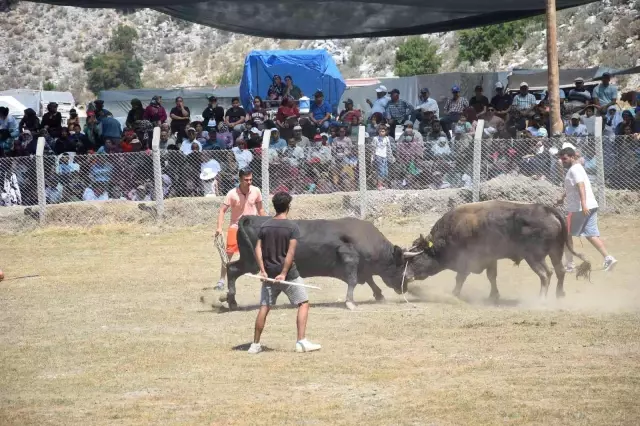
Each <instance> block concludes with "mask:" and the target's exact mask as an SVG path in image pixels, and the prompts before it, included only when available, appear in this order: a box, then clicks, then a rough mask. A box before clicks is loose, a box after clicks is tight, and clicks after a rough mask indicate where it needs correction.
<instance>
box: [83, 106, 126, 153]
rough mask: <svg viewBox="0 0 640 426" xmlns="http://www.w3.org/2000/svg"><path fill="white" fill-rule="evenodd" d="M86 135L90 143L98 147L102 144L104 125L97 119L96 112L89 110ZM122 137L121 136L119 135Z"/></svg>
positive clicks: (85, 128) (85, 126)
mask: <svg viewBox="0 0 640 426" xmlns="http://www.w3.org/2000/svg"><path fill="white" fill-rule="evenodd" d="M84 135H85V136H86V137H87V140H88V141H89V145H91V146H93V147H94V148H98V147H100V146H101V145H102V143H101V140H102V126H101V125H100V123H98V120H96V114H95V112H93V111H89V112H87V122H86V123H85V125H84ZM118 139H120V136H118Z"/></svg>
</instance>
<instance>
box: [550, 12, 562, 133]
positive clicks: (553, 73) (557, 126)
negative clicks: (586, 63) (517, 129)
mask: <svg viewBox="0 0 640 426" xmlns="http://www.w3.org/2000/svg"><path fill="white" fill-rule="evenodd" d="M557 35H558V34H557V27H556V0H547V71H548V73H549V76H548V77H549V81H548V84H547V88H548V90H549V107H550V113H551V135H557V134H561V133H562V130H563V127H564V126H563V124H562V117H561V116H560V83H559V78H560V77H559V74H560V70H559V68H558V37H557ZM551 135H550V136H551Z"/></svg>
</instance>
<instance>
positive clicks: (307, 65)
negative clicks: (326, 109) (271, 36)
mask: <svg viewBox="0 0 640 426" xmlns="http://www.w3.org/2000/svg"><path fill="white" fill-rule="evenodd" d="M274 75H279V76H280V77H282V81H283V82H284V77H285V76H287V75H290V76H291V78H292V79H293V83H294V84H295V85H296V86H298V87H299V88H300V90H302V93H303V94H304V95H305V96H308V97H309V98H311V99H313V94H314V93H315V92H316V91H317V90H322V92H323V93H324V98H325V100H326V101H327V102H329V104H331V106H332V107H333V109H334V110H335V109H337V107H338V104H339V102H340V97H341V96H342V93H343V92H344V91H345V89H346V87H347V85H346V84H345V82H344V79H343V78H342V74H340V70H338V66H337V65H336V63H335V62H334V60H333V58H332V57H331V55H330V54H329V52H327V51H326V50H262V51H258V50H254V51H252V52H251V53H249V54H248V55H247V58H246V59H245V62H244V73H243V74H242V82H241V83H240V100H241V102H242V105H243V106H244V107H245V108H247V109H251V106H252V104H253V97H254V96H260V97H262V98H263V99H265V98H266V97H267V91H268V90H269V86H270V85H271V84H272V82H273V76H274Z"/></svg>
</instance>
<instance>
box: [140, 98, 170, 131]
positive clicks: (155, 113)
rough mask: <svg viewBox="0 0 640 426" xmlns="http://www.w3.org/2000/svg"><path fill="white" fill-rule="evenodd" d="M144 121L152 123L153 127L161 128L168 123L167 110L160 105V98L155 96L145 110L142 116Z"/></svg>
mask: <svg viewBox="0 0 640 426" xmlns="http://www.w3.org/2000/svg"><path fill="white" fill-rule="evenodd" d="M142 118H143V119H144V120H147V121H149V122H151V124H152V125H153V126H160V125H162V124H165V122H166V121H167V110H165V109H164V107H163V106H162V105H161V104H160V97H159V96H154V97H153V98H151V102H150V103H149V105H148V106H147V107H146V108H145V109H144V113H143V115H142Z"/></svg>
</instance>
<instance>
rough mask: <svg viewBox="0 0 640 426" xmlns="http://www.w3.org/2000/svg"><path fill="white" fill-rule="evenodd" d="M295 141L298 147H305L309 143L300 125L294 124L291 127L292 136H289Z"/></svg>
mask: <svg viewBox="0 0 640 426" xmlns="http://www.w3.org/2000/svg"><path fill="white" fill-rule="evenodd" d="M290 139H293V140H295V141H296V146H297V147H299V148H303V149H304V148H306V147H308V146H309V145H310V143H309V138H308V137H306V136H304V135H303V134H302V127H300V126H295V127H294V128H293V138H290Z"/></svg>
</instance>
